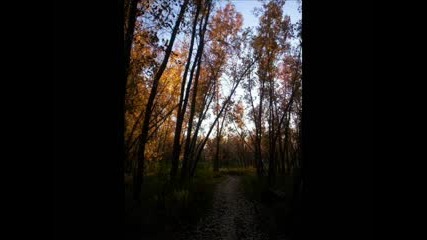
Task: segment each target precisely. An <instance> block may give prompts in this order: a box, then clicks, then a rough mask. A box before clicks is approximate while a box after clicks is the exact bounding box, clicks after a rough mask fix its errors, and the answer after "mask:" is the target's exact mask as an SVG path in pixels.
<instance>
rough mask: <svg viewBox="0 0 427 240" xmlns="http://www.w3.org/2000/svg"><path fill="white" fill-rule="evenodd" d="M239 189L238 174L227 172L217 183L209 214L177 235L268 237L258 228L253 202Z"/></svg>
mask: <svg viewBox="0 0 427 240" xmlns="http://www.w3.org/2000/svg"><path fill="white" fill-rule="evenodd" d="M241 189H242V188H241V185H240V178H239V177H234V176H227V178H226V179H225V181H224V182H222V183H220V184H218V185H217V188H216V190H215V194H214V199H213V208H212V209H211V210H210V212H209V214H208V215H207V216H206V217H205V218H203V219H201V221H200V222H199V223H198V224H197V226H196V228H195V229H193V230H191V231H190V232H186V233H182V235H181V234H180V235H181V236H177V239H188V240H202V239H218V240H219V239H221V240H237V239H239V240H246V239H259V240H262V239H269V238H268V236H267V235H266V234H265V233H263V232H262V231H261V230H260V226H259V219H258V217H257V213H256V210H255V207H254V205H253V203H251V202H250V201H248V200H247V199H246V198H245V197H244V195H243V192H242V190H241Z"/></svg>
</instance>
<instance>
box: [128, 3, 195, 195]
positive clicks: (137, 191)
mask: <svg viewBox="0 0 427 240" xmlns="http://www.w3.org/2000/svg"><path fill="white" fill-rule="evenodd" d="M188 3H189V0H184V2H183V3H182V5H181V8H180V11H179V15H178V17H177V19H176V21H175V25H174V27H173V30H172V33H171V37H170V40H169V43H168V45H167V48H166V50H165V56H164V58H163V61H162V63H161V65H160V66H159V68H158V69H157V71H156V73H155V75H154V78H153V84H152V87H151V91H150V95H149V98H148V101H147V104H146V107H145V113H144V121H143V125H142V130H141V136H140V139H139V149H138V166H137V172H136V178H135V182H134V198H135V200H137V201H139V198H140V193H141V186H142V178H143V170H144V160H145V155H144V154H145V146H146V143H147V139H148V131H149V122H150V118H151V114H152V111H151V109H152V107H153V104H154V100H155V97H156V95H157V88H158V85H159V80H160V78H161V77H162V75H163V72H164V71H165V69H166V65H167V63H168V61H169V57H170V55H171V53H172V47H173V44H174V42H175V39H176V35H177V33H178V30H179V26H180V24H181V22H182V19H183V17H184V13H185V11H186V9H187V6H188Z"/></svg>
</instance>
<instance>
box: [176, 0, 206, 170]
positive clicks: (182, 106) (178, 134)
mask: <svg viewBox="0 0 427 240" xmlns="http://www.w3.org/2000/svg"><path fill="white" fill-rule="evenodd" d="M199 12H200V6H199V5H197V7H196V13H195V15H194V22H193V29H192V32H191V42H190V48H189V52H188V58H187V63H186V65H185V69H184V75H183V77H182V82H181V93H180V96H179V105H178V110H177V120H176V126H175V135H174V141H173V147H172V168H171V173H170V175H171V177H172V178H174V177H175V176H176V174H177V172H178V163H179V155H180V153H181V144H180V138H181V131H182V124H183V122H184V115H185V110H186V108H187V101H186V100H185V99H188V97H185V99H184V93H185V84H186V82H187V75H188V70H189V68H190V64H191V58H192V53H193V46H194V40H195V37H196V31H197V21H198V18H199ZM197 59H198V54H196V59H195V61H197ZM195 65H196V62H194V63H193V66H195ZM193 70H194V67H193V68H192V70H191V71H193ZM191 81H192V74H190V79H189V81H188V87H187V88H188V89H189V88H190V87H191ZM187 92H188V91H187Z"/></svg>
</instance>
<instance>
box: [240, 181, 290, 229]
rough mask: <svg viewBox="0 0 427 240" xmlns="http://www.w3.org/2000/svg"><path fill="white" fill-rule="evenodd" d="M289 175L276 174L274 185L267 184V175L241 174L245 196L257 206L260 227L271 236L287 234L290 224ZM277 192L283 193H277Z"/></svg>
mask: <svg viewBox="0 0 427 240" xmlns="http://www.w3.org/2000/svg"><path fill="white" fill-rule="evenodd" d="M292 179H293V178H292V177H291V176H277V177H276V183H275V184H274V186H269V185H268V178H267V177H257V176H256V175H245V176H242V185H243V189H244V192H245V194H246V196H247V198H248V199H249V200H251V201H253V202H254V203H255V205H257V206H259V207H258V208H257V210H258V211H259V212H258V214H259V215H260V218H261V219H262V226H261V227H262V228H263V229H264V231H266V232H268V233H269V234H271V236H277V235H287V234H288V233H289V230H290V229H289V228H288V226H290V221H291V218H290V213H291V207H290V204H291V198H292V190H293V189H292V188H293V181H292ZM277 193H284V196H283V195H278V194H277Z"/></svg>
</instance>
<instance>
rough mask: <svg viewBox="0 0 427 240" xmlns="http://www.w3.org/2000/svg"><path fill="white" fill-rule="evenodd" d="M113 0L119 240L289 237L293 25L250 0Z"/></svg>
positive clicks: (297, 174) (281, 0) (295, 149)
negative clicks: (121, 215) (119, 79)
mask: <svg viewBox="0 0 427 240" xmlns="http://www.w3.org/2000/svg"><path fill="white" fill-rule="evenodd" d="M238 2H239V4H240V3H242V2H244V4H247V5H250V4H251V3H254V2H255V1H252V0H249V1H242V0H236V1H225V0H144V1H139V0H125V1H124V28H123V29H124V54H125V56H124V60H125V72H124V74H125V79H126V96H125V103H124V109H125V112H124V114H125V116H124V118H125V126H124V136H123V137H124V142H125V149H124V151H125V161H124V182H125V223H126V226H125V231H126V232H125V235H126V239H141V238H142V239H297V238H298V236H297V234H296V229H297V226H298V224H299V222H300V221H301V220H300V212H301V204H300V202H301V192H302V189H303V182H302V177H301V173H302V170H303V166H302V162H303V161H302V147H301V145H302V144H301V132H302V130H303V129H301V117H302V109H303V107H302V47H301V44H302V39H301V30H302V22H301V20H298V21H291V17H290V16H289V15H288V14H287V12H286V9H287V8H285V7H284V6H285V5H286V4H288V3H289V2H294V3H296V4H297V5H298V9H297V11H298V12H299V14H301V1H295V0H287V1H286V0H262V1H256V2H257V3H258V4H257V7H253V14H254V16H255V17H256V19H257V22H256V25H255V26H247V25H245V23H247V22H245V21H247V17H246V16H244V15H243V14H242V13H241V12H239V9H238V7H236V4H237V3H238Z"/></svg>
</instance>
